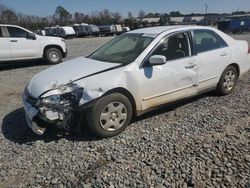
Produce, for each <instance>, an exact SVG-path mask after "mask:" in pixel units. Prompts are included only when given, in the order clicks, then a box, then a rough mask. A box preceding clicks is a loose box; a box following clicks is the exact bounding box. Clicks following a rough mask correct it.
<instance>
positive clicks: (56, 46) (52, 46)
mask: <svg viewBox="0 0 250 188" xmlns="http://www.w3.org/2000/svg"><path fill="white" fill-rule="evenodd" d="M50 48H56V49H58V50H60V52H61V54H62V56H63V57H64V53H63V49H62V47H61V46H59V45H47V46H45V47H44V49H43V57H45V52H46V50H48V49H50Z"/></svg>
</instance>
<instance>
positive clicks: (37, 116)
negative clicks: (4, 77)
mask: <svg viewBox="0 0 250 188" xmlns="http://www.w3.org/2000/svg"><path fill="white" fill-rule="evenodd" d="M83 90H84V88H82V87H79V86H78V85H76V84H73V83H70V84H67V85H63V86H58V87H57V86H55V87H54V88H53V89H51V90H49V91H47V92H45V93H44V94H42V95H41V96H40V97H38V98H35V97H33V96H32V94H30V93H29V92H28V89H27V88H26V89H25V91H24V94H23V104H24V110H25V113H26V115H25V116H26V120H27V123H28V125H29V127H30V128H31V129H32V130H33V132H35V133H36V134H38V135H43V134H44V132H45V130H46V128H47V127H48V126H49V125H55V126H56V127H57V128H61V129H65V130H68V131H70V130H71V128H72V127H73V126H75V125H77V124H78V122H79V112H80V111H81V110H82V109H80V105H79V104H80V101H81V99H82V96H83Z"/></svg>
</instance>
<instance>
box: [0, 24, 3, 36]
mask: <svg viewBox="0 0 250 188" xmlns="http://www.w3.org/2000/svg"><path fill="white" fill-rule="evenodd" d="M2 28H3V27H2V26H0V34H1V35H2V36H1V35H0V38H4V34H3V29H2Z"/></svg>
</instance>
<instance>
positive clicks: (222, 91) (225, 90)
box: [216, 66, 239, 95]
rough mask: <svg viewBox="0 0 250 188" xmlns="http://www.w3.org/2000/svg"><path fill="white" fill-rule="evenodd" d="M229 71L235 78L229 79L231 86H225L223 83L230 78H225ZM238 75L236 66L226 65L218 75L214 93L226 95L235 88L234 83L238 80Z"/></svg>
mask: <svg viewBox="0 0 250 188" xmlns="http://www.w3.org/2000/svg"><path fill="white" fill-rule="evenodd" d="M229 73H233V74H234V75H235V79H234V80H233V79H231V81H232V82H233V84H232V86H230V87H227V86H225V84H227V82H228V80H229V79H230V78H227V76H229ZM238 76H239V75H238V72H237V70H236V68H235V67H234V66H228V67H227V68H226V69H225V70H224V71H223V73H222V75H221V77H220V81H219V83H218V85H217V88H216V93H217V94H219V95H228V94H229V93H231V92H232V91H233V90H234V88H235V85H236V83H237V80H238ZM229 85H230V84H229Z"/></svg>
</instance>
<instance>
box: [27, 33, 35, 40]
mask: <svg viewBox="0 0 250 188" xmlns="http://www.w3.org/2000/svg"><path fill="white" fill-rule="evenodd" d="M27 39H31V40H36V35H35V33H28V34H27Z"/></svg>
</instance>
